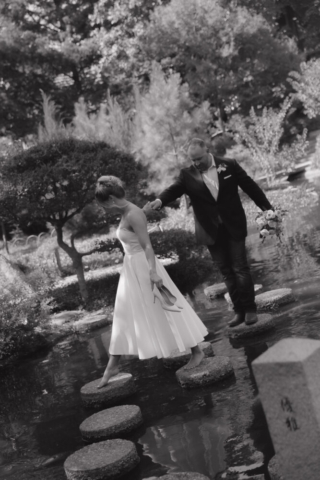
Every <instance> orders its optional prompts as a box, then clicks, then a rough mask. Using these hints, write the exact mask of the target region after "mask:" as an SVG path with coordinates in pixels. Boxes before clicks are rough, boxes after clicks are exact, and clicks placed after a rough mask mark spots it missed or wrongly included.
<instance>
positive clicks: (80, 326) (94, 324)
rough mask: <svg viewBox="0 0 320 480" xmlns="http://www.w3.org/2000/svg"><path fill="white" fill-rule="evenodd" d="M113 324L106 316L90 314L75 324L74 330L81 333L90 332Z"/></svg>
mask: <svg viewBox="0 0 320 480" xmlns="http://www.w3.org/2000/svg"><path fill="white" fill-rule="evenodd" d="M110 323H112V320H111V319H110V318H109V316H108V315H106V314H97V313H95V312H93V313H88V314H87V315H85V316H83V317H82V318H80V320H77V321H75V322H74V323H73V328H74V329H75V330H78V331H81V332H88V331H91V330H94V329H95V328H100V327H104V326H105V325H109V324H110Z"/></svg>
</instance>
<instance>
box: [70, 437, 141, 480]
mask: <svg viewBox="0 0 320 480" xmlns="http://www.w3.org/2000/svg"><path fill="white" fill-rule="evenodd" d="M139 462H140V459H139V457H138V454H137V450H136V447H135V445H134V443H132V442H129V441H128V440H120V439H117V440H106V441H104V442H98V443H94V444H92V445H89V446H87V447H84V448H81V449H80V450H78V451H77V452H75V453H73V454H72V455H70V457H68V458H67V460H66V461H65V462H64V470H65V472H66V476H67V479H68V480H112V479H116V478H120V477H122V476H123V475H124V474H126V473H128V472H130V471H131V470H133V469H134V468H135V467H136V466H137V465H138V463H139Z"/></svg>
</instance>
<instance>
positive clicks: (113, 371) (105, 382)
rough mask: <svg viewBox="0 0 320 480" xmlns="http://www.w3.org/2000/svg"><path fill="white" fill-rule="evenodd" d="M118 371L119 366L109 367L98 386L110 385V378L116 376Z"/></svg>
mask: <svg viewBox="0 0 320 480" xmlns="http://www.w3.org/2000/svg"><path fill="white" fill-rule="evenodd" d="M118 373H119V368H112V369H111V368H110V369H107V370H106V371H105V372H104V374H103V377H102V379H101V382H100V383H99V385H98V387H97V388H103V387H105V386H106V385H108V383H109V380H110V378H111V377H115V376H116V375H118Z"/></svg>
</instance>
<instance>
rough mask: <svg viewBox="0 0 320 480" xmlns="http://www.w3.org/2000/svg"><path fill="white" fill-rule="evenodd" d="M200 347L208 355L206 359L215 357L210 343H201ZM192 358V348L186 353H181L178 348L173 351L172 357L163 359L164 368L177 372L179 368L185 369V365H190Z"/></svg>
mask: <svg viewBox="0 0 320 480" xmlns="http://www.w3.org/2000/svg"><path fill="white" fill-rule="evenodd" d="M199 347H200V348H201V350H202V351H203V353H204V354H205V355H206V357H212V356H213V349H212V345H211V343H210V342H201V343H199ZM190 357H191V348H188V350H186V351H185V352H180V351H179V349H178V348H177V349H176V350H173V352H172V353H171V355H170V357H167V358H164V359H163V366H164V367H166V368H171V369H172V370H173V369H176V370H177V369H178V368H180V367H183V365H185V364H186V363H188V361H189V359H190Z"/></svg>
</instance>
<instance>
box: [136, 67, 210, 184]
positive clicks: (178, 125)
mask: <svg viewBox="0 0 320 480" xmlns="http://www.w3.org/2000/svg"><path fill="white" fill-rule="evenodd" d="M136 110H137V113H136V117H135V122H136V136H135V143H134V152H135V155H136V157H137V158H138V159H139V161H140V162H141V163H142V164H144V165H146V166H147V167H148V171H149V175H150V177H151V181H149V185H148V190H149V191H153V192H157V193H158V192H159V191H160V190H161V189H162V188H163V186H164V185H167V184H168V182H169V181H170V180H171V179H172V178H173V177H174V176H175V175H176V174H177V173H178V171H179V169H180V168H181V166H183V165H184V164H185V161H186V152H185V148H184V147H186V145H187V142H188V140H189V139H190V138H191V137H192V136H195V135H196V134H200V135H201V134H202V135H203V133H204V132H205V130H206V128H207V126H208V123H209V122H210V119H211V114H210V111H209V104H208V102H203V103H202V104H201V105H200V106H196V105H195V103H194V102H193V101H192V100H191V99H190V97H189V91H188V86H187V85H186V84H181V78H180V75H179V74H175V73H173V74H168V75H167V76H166V75H165V74H164V72H163V71H162V69H161V67H160V65H159V64H157V63H154V64H153V66H152V71H151V76H150V86H149V90H148V92H146V93H144V94H139V92H137V106H136Z"/></svg>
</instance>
